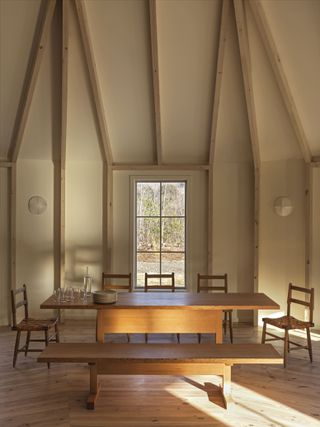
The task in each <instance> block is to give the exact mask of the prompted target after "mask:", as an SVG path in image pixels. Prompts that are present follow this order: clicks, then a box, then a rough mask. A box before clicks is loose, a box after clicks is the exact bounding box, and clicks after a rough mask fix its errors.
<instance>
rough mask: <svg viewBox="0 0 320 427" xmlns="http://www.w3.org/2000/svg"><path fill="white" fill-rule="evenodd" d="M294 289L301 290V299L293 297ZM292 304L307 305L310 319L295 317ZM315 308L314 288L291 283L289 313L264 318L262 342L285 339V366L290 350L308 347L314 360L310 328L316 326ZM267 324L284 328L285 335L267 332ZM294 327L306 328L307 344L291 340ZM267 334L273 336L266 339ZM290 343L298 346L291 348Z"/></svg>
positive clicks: (288, 301) (288, 303)
mask: <svg viewBox="0 0 320 427" xmlns="http://www.w3.org/2000/svg"><path fill="white" fill-rule="evenodd" d="M292 291H295V292H300V293H302V294H303V295H301V294H300V295H301V297H300V298H301V299H298V298H293V297H292ZM307 295H308V296H309V297H308V299H309V301H306V299H307V298H306V297H307ZM292 304H300V305H303V306H305V307H307V308H308V309H309V310H308V311H309V319H308V320H307V321H305V320H299V319H296V318H295V317H293V316H291V305H292ZM313 308H314V289H313V288H312V289H307V288H302V287H300V286H295V285H293V284H292V283H289V289H288V299H287V314H286V315H285V316H282V317H278V318H271V317H265V318H264V319H262V321H263V330H262V344H264V343H265V342H266V341H277V340H283V341H284V355H283V366H284V367H286V366H287V356H288V353H289V352H290V350H300V349H306V350H308V352H309V357H310V362H312V346H311V336H310V328H311V327H313V326H314V323H313ZM267 325H271V326H275V327H277V328H279V329H283V330H284V337H280V336H278V335H275V334H273V333H271V332H267ZM292 329H301V330H304V329H305V330H306V332H307V345H302V344H298V343H296V342H294V341H290V337H289V331H290V330H292ZM266 335H269V336H271V337H273V338H268V339H266ZM290 344H292V345H295V346H296V347H293V348H290Z"/></svg>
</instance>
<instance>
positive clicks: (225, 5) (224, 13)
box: [209, 0, 230, 164]
mask: <svg viewBox="0 0 320 427" xmlns="http://www.w3.org/2000/svg"><path fill="white" fill-rule="evenodd" d="M229 11H230V0H225V1H223V2H222V10H221V21H220V35H219V47H218V60H217V69H216V77H215V86H214V97H213V109H212V121H211V134H210V148H209V164H212V163H213V160H214V150H215V143H216V134H217V124H218V114H219V105H220V94H221V83H222V74H223V63H224V51H225V46H226V40H227V29H228V22H229V21H228V17H229Z"/></svg>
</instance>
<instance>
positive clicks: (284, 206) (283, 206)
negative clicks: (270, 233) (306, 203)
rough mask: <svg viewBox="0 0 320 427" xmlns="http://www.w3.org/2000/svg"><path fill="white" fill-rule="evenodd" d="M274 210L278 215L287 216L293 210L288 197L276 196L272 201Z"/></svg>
mask: <svg viewBox="0 0 320 427" xmlns="http://www.w3.org/2000/svg"><path fill="white" fill-rule="evenodd" d="M273 209H274V212H275V213H276V214H277V215H279V216H289V215H291V213H292V211H293V206H292V202H291V200H290V199H289V197H277V198H276V199H275V201H274V203H273Z"/></svg>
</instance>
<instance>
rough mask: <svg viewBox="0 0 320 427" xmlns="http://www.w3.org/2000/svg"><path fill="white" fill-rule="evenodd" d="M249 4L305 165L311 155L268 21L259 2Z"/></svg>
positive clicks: (255, 0) (309, 160)
mask: <svg viewBox="0 0 320 427" xmlns="http://www.w3.org/2000/svg"><path fill="white" fill-rule="evenodd" d="M249 4H250V6H251V10H252V13H253V16H254V18H255V20H256V23H257V27H258V30H259V32H260V35H261V38H262V41H263V44H264V47H265V50H266V52H267V55H268V58H269V61H270V63H271V65H272V68H273V72H274V75H275V78H276V81H277V84H278V86H279V89H280V92H281V95H282V99H283V102H284V104H285V106H286V109H287V112H288V115H289V117H290V120H291V125H292V127H293V129H294V131H295V134H296V137H297V139H298V142H299V145H300V149H301V152H302V155H303V158H304V160H305V161H306V162H307V163H310V162H311V153H310V149H309V145H308V141H307V138H306V135H305V132H304V129H303V126H302V123H301V120H300V117H299V113H298V110H297V107H296V104H295V101H294V98H293V95H292V92H291V89H290V86H289V83H288V79H287V77H286V75H285V72H284V68H283V65H282V61H281V57H280V53H279V51H278V50H277V47H276V44H275V41H274V39H273V36H272V33H271V31H270V27H269V25H268V21H267V18H266V15H265V13H264V10H263V7H262V4H261V2H260V1H257V0H254V1H252V0H249Z"/></svg>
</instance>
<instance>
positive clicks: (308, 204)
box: [305, 163, 313, 288]
mask: <svg viewBox="0 0 320 427" xmlns="http://www.w3.org/2000/svg"><path fill="white" fill-rule="evenodd" d="M305 167H306V174H305V286H306V287H307V288H309V287H310V275H311V262H312V246H313V245H312V210H313V208H312V197H313V187H312V182H313V176H312V167H311V165H310V163H306V166H305Z"/></svg>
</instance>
